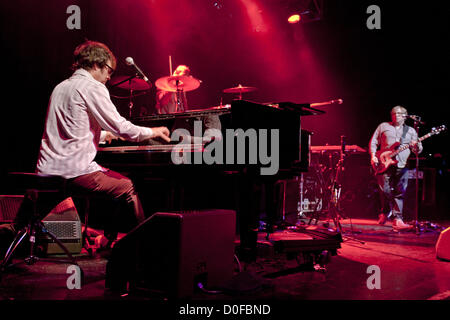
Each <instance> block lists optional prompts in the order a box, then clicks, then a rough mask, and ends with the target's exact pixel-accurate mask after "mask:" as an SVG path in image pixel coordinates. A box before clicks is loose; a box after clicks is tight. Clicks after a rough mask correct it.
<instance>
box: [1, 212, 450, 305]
mask: <svg viewBox="0 0 450 320" xmlns="http://www.w3.org/2000/svg"><path fill="white" fill-rule="evenodd" d="M321 223H323V222H319V224H321ZM436 223H437V224H438V226H441V227H443V228H445V227H448V226H449V225H450V223H449V222H436ZM341 224H342V227H343V230H344V233H343V238H344V241H343V242H342V243H341V248H340V249H338V254H337V255H335V256H332V257H331V260H330V261H329V263H328V264H326V265H325V267H326V269H325V270H320V269H318V270H314V271H311V270H302V269H301V268H299V263H298V261H297V260H296V259H291V257H288V255H287V254H285V253H277V252H275V251H274V250H272V248H271V244H270V241H269V242H268V241H267V240H266V237H265V236H266V235H265V234H264V233H260V234H259V241H258V258H257V260H256V262H252V263H244V262H240V264H238V263H236V272H235V277H234V278H233V281H234V284H233V286H232V290H228V291H227V292H216V293H211V292H209V293H205V292H197V293H195V294H194V296H193V297H192V298H191V300H197V301H207V300H208V301H212V300H227V301H233V300H236V301H238V300H242V299H243V300H249V299H250V300H255V299H258V300H259V299H264V300H266V301H268V300H289V301H292V300H329V299H331V300H429V299H431V300H450V262H446V261H441V260H438V259H437V258H436V255H435V244H436V241H437V239H438V237H439V232H436V231H427V232H423V233H421V234H419V235H417V234H416V233H415V232H401V233H398V232H394V231H392V227H391V225H390V223H388V224H387V225H385V226H379V225H377V223H376V220H363V219H353V220H352V221H350V220H342V221H341ZM351 231H353V232H352V233H351ZM269 239H270V237H269ZM106 262H107V260H106V259H105V258H102V257H101V256H96V257H93V258H90V257H88V256H87V255H83V254H82V255H80V256H79V264H80V266H81V267H82V268H83V270H84V273H85V283H83V285H82V287H81V289H72V290H70V289H68V288H67V285H66V282H67V279H68V277H69V274H68V273H67V266H68V265H67V264H55V263H50V262H45V261H39V262H38V263H36V264H35V265H32V266H28V265H25V264H20V265H18V266H15V267H14V268H13V269H11V270H9V271H8V272H7V273H6V274H4V275H3V277H2V282H1V290H0V299H2V300H146V301H148V300H152V299H154V298H153V297H150V296H146V295H145V294H128V295H127V294H125V295H117V294H113V293H111V292H109V291H108V290H105V274H106V273H105V272H106V271H105V267H106ZM239 267H240V272H238V271H239ZM375 269H377V270H378V271H379V273H377V275H378V276H379V277H378V278H377V279H375V278H373V276H374V275H375V273H374V270H375ZM371 276H372V278H370V277H371ZM369 278H370V279H369ZM378 280H379V282H378V284H379V288H376V287H375V288H372V289H370V288H369V287H368V282H369V283H371V284H372V285H374V284H375V283H376V281H378ZM369 286H370V285H369ZM229 289H230V288H229Z"/></svg>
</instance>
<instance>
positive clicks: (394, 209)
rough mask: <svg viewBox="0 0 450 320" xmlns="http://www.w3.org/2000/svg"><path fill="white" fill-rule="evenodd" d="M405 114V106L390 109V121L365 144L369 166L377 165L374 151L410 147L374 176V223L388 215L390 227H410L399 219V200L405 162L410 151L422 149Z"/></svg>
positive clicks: (403, 186)
mask: <svg viewBox="0 0 450 320" xmlns="http://www.w3.org/2000/svg"><path fill="white" fill-rule="evenodd" d="M407 114H408V113H407V111H406V109H405V108H404V107H402V106H396V107H394V108H392V110H391V119H392V121H391V122H382V123H381V124H380V125H379V126H378V127H377V129H376V130H375V132H374V133H373V135H372V138H371V139H370V143H369V152H370V155H371V164H372V166H373V167H377V165H380V164H381V163H380V159H379V158H378V157H377V155H376V153H377V150H385V149H387V150H389V149H390V148H395V146H400V145H405V144H410V148H407V149H405V150H404V151H402V152H400V153H399V154H398V155H396V156H395V157H393V159H392V160H394V163H393V164H392V165H390V166H389V167H388V169H387V170H386V171H384V172H383V173H382V174H377V175H376V178H377V183H378V186H379V188H380V189H379V190H380V199H381V214H380V215H379V220H378V223H379V224H381V225H383V224H385V223H386V221H387V218H388V217H389V218H393V219H394V221H393V224H392V225H393V228H394V230H405V229H410V228H412V226H411V225H409V224H406V223H404V222H403V199H404V196H405V193H406V188H407V187H408V168H407V166H406V163H407V160H408V157H409V155H410V154H411V151H413V152H414V153H416V154H419V153H420V152H422V144H421V143H420V142H419V143H418V142H417V140H418V136H417V132H416V130H415V129H414V128H412V127H410V126H407V125H406V124H405V120H406V118H407ZM389 213H390V214H389Z"/></svg>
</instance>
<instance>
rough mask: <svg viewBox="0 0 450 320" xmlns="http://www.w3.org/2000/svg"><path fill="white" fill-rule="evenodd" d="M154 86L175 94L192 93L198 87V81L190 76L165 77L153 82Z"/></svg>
mask: <svg viewBox="0 0 450 320" xmlns="http://www.w3.org/2000/svg"><path fill="white" fill-rule="evenodd" d="M155 85H156V86H157V87H158V88H159V89H161V90H164V91H170V92H176V91H177V89H178V90H183V91H185V92H186V91H192V90H195V89H197V88H198V87H199V86H200V80H198V79H195V78H194V77H192V76H167V77H162V78H159V79H158V80H156V81H155Z"/></svg>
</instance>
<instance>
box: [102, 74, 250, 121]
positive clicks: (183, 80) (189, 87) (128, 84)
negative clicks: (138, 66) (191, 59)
mask: <svg viewBox="0 0 450 320" xmlns="http://www.w3.org/2000/svg"><path fill="white" fill-rule="evenodd" d="M201 83H202V81H201V80H199V79H196V78H194V77H193V76H190V75H189V76H187V75H177V76H166V77H161V78H159V79H157V80H156V81H155V86H156V87H157V88H158V89H160V90H163V91H167V92H175V93H177V94H179V93H181V92H189V91H193V90H196V89H197V88H198V87H200V84H201ZM110 87H111V88H119V89H124V90H127V92H128V95H126V96H115V95H112V96H113V97H115V98H118V99H129V103H128V107H129V116H130V118H131V113H132V109H133V98H134V97H137V96H140V95H143V94H147V93H148V91H149V90H150V88H151V87H152V85H151V83H149V82H147V81H145V80H143V79H141V78H140V77H139V76H138V75H133V76H116V77H114V78H112V79H111V81H110ZM255 90H257V88H255V87H247V86H242V85H241V84H239V85H238V86H236V87H232V88H227V89H224V90H223V92H224V93H232V94H237V95H238V99H239V100H242V94H243V93H247V92H251V91H255Z"/></svg>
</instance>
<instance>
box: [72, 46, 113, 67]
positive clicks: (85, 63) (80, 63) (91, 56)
mask: <svg viewBox="0 0 450 320" xmlns="http://www.w3.org/2000/svg"><path fill="white" fill-rule="evenodd" d="M73 55H74V59H75V62H74V63H73V64H72V70H76V69H80V68H83V69H87V70H90V69H92V68H93V67H94V65H95V64H97V65H98V66H99V67H100V68H103V67H104V66H105V65H106V63H107V62H108V60H111V64H112V66H110V67H112V68H113V69H115V68H116V63H117V62H116V57H115V56H114V54H113V53H112V52H111V50H109V48H108V47H107V46H106V45H105V44H103V43H101V42H96V41H90V40H87V41H85V42H84V43H82V44H80V45H79V46H78V47H76V48H75V51H74V52H73Z"/></svg>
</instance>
